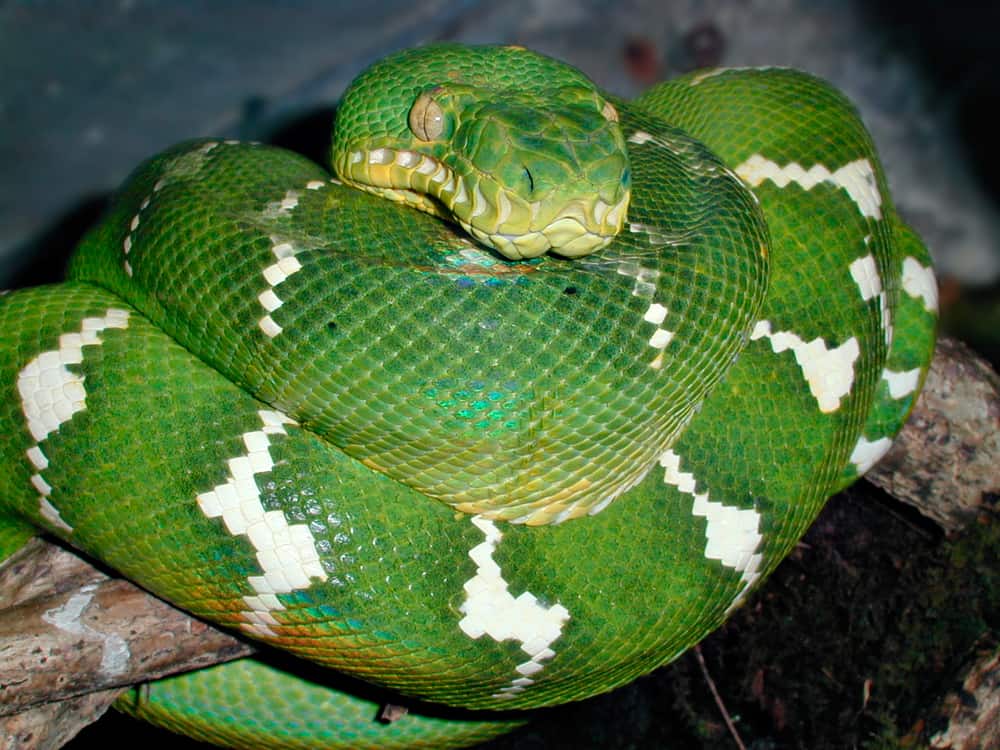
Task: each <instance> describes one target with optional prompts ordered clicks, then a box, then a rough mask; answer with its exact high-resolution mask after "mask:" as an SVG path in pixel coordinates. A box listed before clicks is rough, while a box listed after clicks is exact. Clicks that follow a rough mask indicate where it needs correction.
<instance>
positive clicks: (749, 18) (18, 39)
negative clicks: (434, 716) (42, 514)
mask: <svg viewBox="0 0 1000 750" xmlns="http://www.w3.org/2000/svg"><path fill="white" fill-rule="evenodd" d="M998 22H1000V6H998V5H993V4H988V3H982V4H981V3H975V2H968V1H967V0H954V1H953V2H949V3H941V2H936V1H935V0H911V1H910V2H907V3H898V2H891V1H890V0H869V1H867V2H861V1H854V0H843V1H841V2H837V1H835V0H730V1H729V2H723V1H721V0H718V1H714V2H713V1H708V2H705V1H695V0H623V1H621V2H616V3H608V2H602V1H600V0H512V1H511V2H497V1H496V0H493V2H487V1H486V0H451V1H450V2H447V1H445V0H422V1H418V2H414V1H413V0H409V1H406V2H404V0H341V1H340V2H306V1H305V0H300V1H299V2H288V3H271V2H261V1H259V0H242V1H240V2H237V1H235V0H229V1H225V0H220V1H218V2H211V3H194V2H166V1H165V0H95V1H94V2H82V3H81V2H71V1H70V0H50V1H48V2H41V1H39V2H27V1H21V2H17V1H14V0H8V1H7V2H3V1H2V0H0V288H3V287H18V286H25V285H30V284H35V283H42V282H47V281H54V280H58V279H59V278H60V277H61V273H62V268H63V264H64V262H65V258H66V257H67V255H68V253H69V252H70V251H71V249H72V247H73V245H74V243H75V242H76V241H77V240H78V238H79V237H80V235H81V234H82V232H83V231H85V230H86V229H87V228H88V227H89V226H91V225H92V224H93V223H94V221H96V219H97V217H98V216H99V215H100V212H101V210H102V209H103V207H104V205H105V204H106V201H107V199H108V196H109V193H110V191H112V190H114V188H115V187H116V186H117V185H118V184H119V183H120V182H121V181H122V180H123V179H124V178H125V177H126V176H127V175H128V173H129V172H130V170H131V169H132V168H133V167H135V166H136V165H137V164H138V162H139V161H140V160H142V159H144V158H146V157H148V156H150V155H152V154H153V153H155V152H157V151H159V150H160V149H162V148H164V147H165V146H168V145H170V144H171V143H174V142H176V141H179V140H183V139H187V138H191V137H200V136H209V135H212V136H223V137H236V138H244V139H253V140H260V141H265V142H270V143H276V144H279V145H284V146H287V147H290V148H293V149H295V150H298V151H301V152H303V153H306V154H307V155H310V156H312V157H314V158H317V159H322V158H323V155H324V153H325V151H326V148H327V145H328V139H329V132H330V123H331V121H332V117H333V114H334V110H335V105H336V101H337V98H338V96H339V95H340V93H341V92H342V91H343V89H344V87H345V86H346V85H347V83H348V82H349V81H350V80H351V79H352V78H353V76H354V75H355V74H356V73H358V72H359V71H360V70H361V69H362V68H363V67H365V66H366V65H368V64H369V63H371V62H372V61H374V60H375V59H377V58H379V57H381V56H383V55H385V54H386V53H389V52H391V51H394V50H397V49H400V48H403V47H408V46H414V45H419V44H424V43H428V42H433V41H442V40H450V41H461V42H467V43H491V42H504V43H517V44H521V45H525V46H528V47H531V48H533V49H536V50H538V51H541V52H544V53H548V54H550V55H553V56H555V57H558V58H561V59H563V60H566V61H568V62H570V63H572V64H574V65H576V66H578V67H579V68H581V69H583V70H584V71H585V72H586V73H588V74H589V75H590V76H591V77H592V78H593V79H595V80H596V81H597V82H598V83H599V84H600V85H601V86H603V87H605V88H606V89H608V90H609V91H611V92H613V93H616V94H619V95H623V96H632V95H634V94H636V93H637V92H639V91H641V90H642V89H644V88H646V87H647V86H649V85H650V84H652V83H654V82H656V81H658V80H661V79H663V78H669V77H671V76H673V75H676V74H678V73H681V72H686V71H688V70H692V69H695V68H699V67H705V66H715V65H727V66H729V65H733V66H737V65H787V66H793V67H797V68H802V69H805V70H808V71H811V72H813V73H816V74H818V75H820V76H822V77H825V78H827V79H828V80H830V81H831V82H832V83H834V84H835V85H836V86H838V87H839V88H841V89H842V90H843V91H844V92H846V93H847V95H848V96H849V97H850V98H851V99H853V100H854V102H855V103H856V104H857V106H858V107H859V109H860V111H861V114H862V117H863V119H864V120H865V122H866V123H867V125H868V126H869V128H870V129H871V131H872V133H873V135H874V138H875V141H876V143H877V145H878V148H879V151H880V153H881V155H882V158H883V161H884V163H885V166H886V169H887V172H888V177H889V181H890V184H891V186H892V190H893V197H894V199H895V201H896V202H897V205H898V206H899V209H900V211H901V213H902V214H903V216H904V217H905V218H906V219H907V220H908V221H909V222H910V223H911V224H912V225H913V226H915V227H916V228H917V229H918V231H919V232H920V233H921V234H922V235H923V236H924V238H925V240H926V241H927V243H928V244H929V245H930V247H931V249H932V251H933V253H934V256H935V258H936V261H937V264H938V270H939V276H940V279H941V284H942V302H943V305H944V310H945V325H946V327H947V330H949V331H953V332H957V334H958V335H959V336H960V337H962V338H964V339H966V340H967V341H969V342H970V343H972V344H973V345H974V346H975V347H976V348H978V349H979V350H980V351H981V352H983V353H985V354H987V355H988V356H991V357H992V359H993V361H994V363H996V361H997V355H998V352H1000V305H998V302H997V300H998V295H997V290H998V279H1000V245H998V236H1000V234H998V231H997V229H998V221H1000V220H998V216H1000V214H998V200H1000V146H998V141H1000V139H998V138H997V135H996V132H997V131H998V130H1000V128H998V125H997V123H995V122H994V119H993V117H994V115H993V112H994V111H995V109H996V105H997V103H998V98H1000V97H998V92H1000V81H998V77H997V76H996V74H995V71H996V69H997V65H996V63H997V59H998V56H1000V52H998V51H997V47H996V44H995V35H996V29H997V28H998ZM866 512H867V511H866ZM882 522H883V521H881V520H878V519H874V520H873V519H867V520H865V521H864V522H863V525H865V528H866V529H868V531H867V532H866V533H868V534H869V535H870V534H871V533H872V532H871V529H872V528H880V527H879V524H881V523H882ZM916 528H917V531H915V532H914V533H916V534H917V539H918V541H919V540H920V539H923V537H922V536H921V535H922V534H925V533H930V532H925V531H923V530H921V529H920V528H919V524H916ZM831 533H833V532H831ZM885 533H886V534H887V535H889V536H893V535H896V536H898V535H899V533H900V532H899V531H898V530H897V531H892V530H888V529H887V530H886V532H885ZM827 541H830V540H827ZM834 541H836V542H837V544H840V542H841V541H844V540H842V539H840V538H839V537H838V538H837V539H836V540H834ZM830 543H831V544H833V541H830ZM851 543H852V544H853V543H854V542H853V541H851ZM817 544H818V543H817ZM836 554H837V555H842V554H844V550H843V549H842V548H840V547H838V548H837V551H836ZM792 563H793V564H795V561H794V560H793V561H792ZM887 564H889V567H890V568H891V567H892V564H891V563H887ZM895 574H896V575H898V574H899V569H898V566H896V573H895ZM800 604H801V602H800ZM803 606H805V605H803ZM819 606H822V605H819ZM748 610H751V612H752V611H753V610H752V608H748ZM816 627H819V628H822V627H823V626H822V625H817V626H816ZM720 648H721V646H720ZM879 648H880V647H879V646H875V650H876V651H877V650H878V649H879ZM881 648H884V644H882V646H881ZM719 653H722V652H721V651H720V652H719ZM710 656H711V654H710ZM767 658H768V659H773V658H772V657H767ZM796 658H798V659H801V657H796ZM720 660H721V661H725V658H724V657H721V656H717V657H716V658H715V662H714V663H715V666H716V667H720V664H719V662H720ZM709 661H710V665H711V664H712V663H713V662H712V659H711V658H710V659H709ZM794 661H795V659H792V662H794ZM769 663H770V664H771V667H770V668H769V669H770V671H769V672H767V671H765V672H766V673H767V674H773V673H774V668H773V664H774V662H773V660H772V661H771V662H769ZM799 663H801V661H800V662H799ZM732 666H733V664H732V663H730V667H732ZM818 668H819V667H817V669H818ZM740 670H741V674H740V676H739V679H740V680H743V681H747V680H749V682H747V683H746V685H745V690H744V692H745V694H746V697H747V701H749V703H748V704H747V705H748V706H750V708H747V709H746V711H751V710H752V711H753V712H756V713H754V714H753V715H752V716H751V715H750V714H747V713H744V714H743V721H744V725H743V726H744V728H748V727H750V726H751V725H752V724H753V721H756V720H757V719H754V718H753V717H754V716H758V715H759V717H758V718H759V719H760V721H761V722H763V724H761V726H763V728H760V727H758V728H757V729H755V730H754V732H755V735H754V736H756V737H757V739H756V740H755V741H754V744H753V745H752V746H753V747H757V748H759V749H761V750H763V748H777V747H811V748H819V747H852V746H860V745H856V744H851V742H847V743H846V744H837V741H836V740H831V742H832V744H825V743H824V742H823V741H820V740H818V739H816V738H815V737H816V736H818V735H805V734H799V735H796V737H798V738H799V739H790V737H791V735H790V734H789V732H790V730H789V726H790V724H791V718H790V712H793V709H791V708H789V705H790V704H789V702H788V700H787V699H786V700H785V702H784V703H781V704H780V705H779V704H776V703H775V699H774V698H773V693H772V692H770V691H771V688H770V686H769V685H770V683H768V685H765V683H764V682H763V680H764V678H763V677H760V678H759V681H756V682H755V681H754V680H756V679H757V678H756V677H754V675H759V674H764V673H760V672H754V671H753V670H752V669H751V668H750V667H749V666H747V665H743V666H742V667H740ZM747 670H750V671H749V672H748V671H747ZM862 673H863V670H862V672H859V674H862ZM659 679H660V680H661V682H660V683H647V687H648V686H649V684H654V685H656V687H655V689H654V691H653V692H652V693H645V694H643V693H641V692H634V691H633V692H626V693H625V699H624V700H625V704H626V707H625V708H621V704H607V703H597V704H593V705H596V706H597V708H596V709H595V708H590V709H588V708H584V710H583V711H584V713H583V714H580V713H577V714H575V715H570V718H568V719H565V718H564V719H563V720H560V721H559V722H557V726H559V725H560V724H563V725H568V724H574V725H575V724H581V723H582V722H583V719H582V718H581V716H582V715H587V714H588V712H591V713H592V712H593V711H597V712H598V713H599V714H601V715H605V714H606V715H607V717H608V718H607V720H606V721H605V719H604V718H600V720H599V721H598V722H597V723H596V724H595V725H594V726H592V727H591V728H589V729H584V730H578V731H584V732H590V733H591V735H589V736H594V737H600V739H595V741H594V742H595V744H592V745H591V744H589V743H586V742H584V744H579V743H580V740H579V736H580V735H579V734H577V735H572V734H570V735H566V734H564V732H563V730H561V729H560V730H553V731H550V732H549V734H545V733H544V731H543V732H542V733H541V734H537V733H536V734H527V735H520V736H519V737H520V738H519V739H516V740H514V741H507V742H508V743H509V744H507V745H503V747H510V748H513V747H524V748H543V747H563V746H566V747H569V746H574V747H588V746H592V747H663V746H664V745H663V744H662V743H663V741H664V737H671V736H675V735H672V734H671V733H670V732H669V731H667V730H666V729H664V728H663V727H665V726H666V724H664V722H669V721H678V722H680V723H681V724H684V726H686V727H687V728H688V729H687V730H685V731H688V730H690V731H688V734H689V735H690V737H691V738H695V739H691V740H690V741H691V742H696V741H697V742H701V741H702V739H703V740H704V742H705V744H703V745H699V744H692V745H687V744H684V742H687V740H685V741H684V742H681V741H680V740H678V744H676V746H677V747H686V746H691V747H702V746H703V747H728V746H730V745H729V744H728V742H727V740H726V739H725V735H724V734H713V732H714V731H715V729H717V728H718V727H717V725H713V724H712V722H713V721H715V722H716V724H717V722H718V717H717V716H716V717H715V719H712V718H711V714H710V713H706V714H705V715H704V716H702V715H700V714H698V713H697V711H695V710H693V709H691V707H690V706H689V705H688V704H687V698H685V697H683V696H682V697H681V698H678V693H677V692H676V691H677V690H680V687H683V685H684V684H685V680H690V681H692V682H693V683H697V684H700V678H699V677H698V676H697V672H696V671H692V670H689V673H686V672H683V669H682V671H681V672H674V673H673V674H672V676H668V677H663V678H659ZM769 679H770V678H769ZM838 679H839V680H841V681H842V682H843V684H842V685H841V687H842V688H843V689H844V690H845V691H848V692H850V700H851V707H850V708H849V710H847V713H846V714H834V715H831V718H830V725H831V726H836V725H837V723H838V722H842V721H844V719H843V718H842V716H853V717H854V718H853V722H854V726H855V727H856V729H857V736H858V737H861V738H864V737H868V738H869V739H871V737H875V736H876V735H878V733H879V732H881V731H883V729H885V728H886V727H888V726H890V725H891V727H892V732H895V733H896V734H898V735H899V736H902V737H903V738H904V739H905V736H906V731H907V729H908V727H909V723H908V722H912V721H914V719H913V718H912V716H908V715H904V712H903V709H900V708H898V707H896V706H893V707H884V706H883V707H881V708H879V710H880V711H883V713H885V712H888V713H889V714H892V715H891V717H890V719H888V720H886V722H887V723H886V722H883V721H882V719H881V718H878V717H874V714H872V711H874V709H872V708H871V707H869V706H868V702H867V700H866V701H865V707H864V708H863V709H859V706H860V701H861V697H860V696H861V690H862V687H861V685H862V683H863V679H862V677H857V679H856V680H854V681H853V682H851V681H849V680H847V678H845V677H841V678H838ZM668 683H669V685H670V686H671V687H670V691H673V692H669V691H668V692H664V691H667V687H666V685H667V684H668ZM678 686H680V687H678ZM835 687H836V686H835ZM693 689H694V690H695V691H696V692H697V691H698V690H701V691H702V692H704V690H703V687H697V685H696V687H695V688H693ZM734 689H735V688H734ZM838 689H839V688H838ZM682 692H683V691H682ZM809 700H813V699H812V698H810V699H809ZM755 701H756V703H755ZM779 703H780V701H779ZM803 705H804V706H806V707H808V706H809V703H808V702H806V703H804V704H803ZM776 706H777V707H776ZM634 709H636V710H638V713H635V711H634ZM660 709H663V710H664V711H666V710H667V709H671V710H674V711H675V715H674V718H673V719H667V718H663V717H661V716H660V715H659V713H658V711H659V710H660ZM802 710H803V709H799V713H802ZM907 710H910V709H907ZM677 711H679V714H677V713H676V712H677ZM865 711H868V713H869V715H868V716H867V717H866V716H864V715H863V714H864V713H865ZM893 711H895V713H892V712H893ZM622 712H624V713H622ZM806 713H809V712H808V711H806ZM677 716H680V719H678V718H677ZM838 717H841V718H838ZM800 718H801V717H800ZM810 721H811V719H810ZM866 721H867V722H868V723H865V722H866ZM567 722H568V724H567ZM685 722H686V723H685ZM768 722H770V723H768ZM754 726H756V725H754ZM595 727H596V728H595ZM658 728H659V729H660V730H662V731H657V730H658ZM800 728H801V727H800ZM114 731H116V732H121V731H125V730H122V729H121V728H120V727H119V728H118V729H116V730H114ZM797 731H798V730H797ZM803 731H805V730H803ZM885 731H887V732H888V731H889V730H888V729H885ZM595 732H597V733H598V734H593V733H595ZM601 732H604V733H605V734H600V733H601ZM664 732H666V733H664ZM119 736H120V735H119ZM685 736H688V735H685ZM95 737H97V735H89V736H84V737H81V739H80V740H78V743H79V744H76V745H74V747H78V748H83V747H87V746H89V745H88V744H87V743H88V742H94V743H96V742H101V740H100V739H94V738H95ZM557 737H563V739H564V740H565V743H570V744H564V743H563V742H562V741H559V740H557V739H556V738H557ZM574 737H576V738H577V739H573V738H574ZM610 737H614V738H616V739H615V740H614V741H612V740H611V739H609V738H610ZM622 737H625V738H626V739H624V740H621V738H622ZM699 737H701V738H702V739H697V738H699ZM705 737H707V738H708V739H704V738H705ZM809 737H812V739H809ZM629 738H633V739H629ZM643 738H646V739H643ZM803 738H805V739H803ZM618 741H620V744H614V742H618ZM852 742H853V740H852ZM715 743H718V744H715ZM671 746H675V745H671ZM866 746H869V745H866ZM886 746H887V747H888V746H890V745H886ZM891 746H893V747H896V746H906V745H891ZM498 747H500V745H498ZM879 747H881V745H879Z"/></svg>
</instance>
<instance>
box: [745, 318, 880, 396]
mask: <svg viewBox="0 0 1000 750" xmlns="http://www.w3.org/2000/svg"><path fill="white" fill-rule="evenodd" d="M761 338H767V339H768V340H769V341H770V342H771V350H772V351H774V353H775V354H780V353H781V352H783V351H785V350H787V349H791V350H792V352H793V353H794V354H795V361H796V362H798V364H799V367H800V368H801V369H802V375H803V376H804V377H805V379H806V383H807V384H808V385H809V392H810V393H812V395H813V398H815V399H816V403H817V404H819V409H820V411H822V412H823V413H824V414H828V413H830V412H833V411H836V410H837V409H839V408H840V401H841V399H842V398H844V397H845V396H846V395H847V394H849V393H850V392H851V388H852V386H853V385H854V362H855V361H856V360H857V358H858V355H859V354H860V353H861V349H860V348H859V346H858V340H857V339H856V338H854V337H853V336H851V338H849V339H848V340H847V341H845V342H844V343H843V344H841V345H840V346H838V347H836V348H834V349H828V348H827V345H826V343H825V342H824V341H823V339H821V338H815V339H813V340H812V341H808V342H806V341H803V340H802V339H801V338H799V336H798V335H796V334H794V333H792V332H791V331H777V332H775V333H772V331H771V322H770V321H769V320H761V321H758V322H757V325H756V326H754V329H753V332H752V333H751V334H750V340H751V341H756V340H757V339H761Z"/></svg>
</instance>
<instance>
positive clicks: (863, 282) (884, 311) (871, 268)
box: [849, 235, 892, 346]
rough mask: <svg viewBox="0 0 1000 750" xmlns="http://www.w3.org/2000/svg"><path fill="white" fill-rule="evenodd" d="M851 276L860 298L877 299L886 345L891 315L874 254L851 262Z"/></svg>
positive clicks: (889, 334) (890, 339)
mask: <svg viewBox="0 0 1000 750" xmlns="http://www.w3.org/2000/svg"><path fill="white" fill-rule="evenodd" d="M870 240H871V235H869V236H868V237H866V238H865V244H867V243H868V242H869V241H870ZM849 268H850V271H851V278H853V279H854V283H855V284H857V285H858V291H859V292H860V293H861V299H863V300H864V301H865V302H868V301H870V300H872V299H876V300H878V310H879V315H880V316H881V322H882V331H883V334H884V336H885V343H886V346H889V345H890V344H891V343H892V317H891V314H890V312H889V306H888V304H887V303H886V298H885V290H884V289H883V288H882V277H881V276H880V275H879V272H878V266H877V264H876V263H875V256H874V255H872V254H871V253H869V254H868V255H866V256H864V257H863V258H858V259H857V260H854V261H852V262H851V265H850V267H849Z"/></svg>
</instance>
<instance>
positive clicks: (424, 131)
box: [410, 92, 444, 141]
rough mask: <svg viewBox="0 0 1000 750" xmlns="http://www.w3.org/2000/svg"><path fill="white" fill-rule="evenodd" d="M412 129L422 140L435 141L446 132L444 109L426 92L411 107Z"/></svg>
mask: <svg viewBox="0 0 1000 750" xmlns="http://www.w3.org/2000/svg"><path fill="white" fill-rule="evenodd" d="M410 130H412V131H413V134H414V135H415V136H417V138H419V139H420V140H422V141H433V140H434V139H435V138H437V137H438V136H440V135H441V133H442V132H444V110H443V109H441V105H440V104H438V103H437V102H436V101H434V97H433V96H431V94H430V93H427V92H424V93H423V94H421V95H420V96H418V97H417V100H416V101H415V102H413V107H411V108H410Z"/></svg>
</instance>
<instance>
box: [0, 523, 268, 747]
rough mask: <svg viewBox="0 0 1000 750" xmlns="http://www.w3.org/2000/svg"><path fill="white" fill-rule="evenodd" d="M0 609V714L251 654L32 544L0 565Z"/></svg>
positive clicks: (66, 555) (132, 589)
mask: <svg viewBox="0 0 1000 750" xmlns="http://www.w3.org/2000/svg"><path fill="white" fill-rule="evenodd" d="M0 603H3V604H4V608H3V609H0V644H3V645H2V646H0V716H8V715H11V714H15V713H17V712H20V711H24V710H26V709H28V708H32V707H35V706H39V705H41V704H45V703H51V702H52V701H62V700H65V699H68V698H73V697H76V696H80V695H83V694H86V693H91V692H95V691H103V690H107V689H110V688H119V687H125V686H128V685H132V684H135V683H138V682H146V681H148V680H150V679H155V678H156V677H162V676H164V675H167V674H171V673H173V672H179V671H186V670H189V669H197V668H199V667H204V666H208V665H209V664H214V663H216V662H220V661H228V660H230V659H234V658H237V657H240V656H244V655H246V654H249V653H250V652H251V650H252V648H251V646H249V645H248V644H246V643H245V642H243V641H240V640H238V639H236V638H234V637H233V636H231V635H228V634H225V633H223V632H221V631H218V630H216V629H215V628H212V627H210V626H208V625H206V624H205V623H203V622H201V621H200V620H196V619H193V618H191V617H190V616H189V615H187V614H185V613H183V612H181V611H180V610H177V609H174V608H173V607H171V606H170V605H168V604H166V603H164V602H162V601H160V600H159V599H156V598H155V597H153V596H150V595H149V594H147V593H146V592H145V591H143V590H142V589H140V588H138V587H137V586H134V585H133V584H131V583H129V582H127V581H123V580H120V579H111V578H108V577H107V576H106V575H104V574H103V573H101V572H100V571H98V570H97V569H96V568H94V567H93V566H91V565H90V564H89V563H86V562H84V561H83V560H81V559H80V558H78V557H76V556H75V555H74V554H72V553H71V552H68V551H67V550H64V549H62V548H61V547H57V546H56V545H53V544H48V543H45V542H41V541H38V540H35V541H33V542H32V543H31V544H29V545H27V546H26V547H25V548H24V550H22V551H21V552H20V553H19V554H18V555H16V556H15V557H14V558H13V559H11V560H10V561H9V562H8V563H7V564H6V565H5V566H4V567H3V568H2V569H0ZM25 747H28V745H25Z"/></svg>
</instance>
